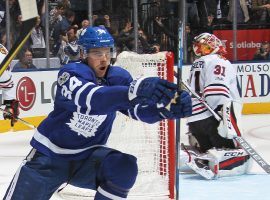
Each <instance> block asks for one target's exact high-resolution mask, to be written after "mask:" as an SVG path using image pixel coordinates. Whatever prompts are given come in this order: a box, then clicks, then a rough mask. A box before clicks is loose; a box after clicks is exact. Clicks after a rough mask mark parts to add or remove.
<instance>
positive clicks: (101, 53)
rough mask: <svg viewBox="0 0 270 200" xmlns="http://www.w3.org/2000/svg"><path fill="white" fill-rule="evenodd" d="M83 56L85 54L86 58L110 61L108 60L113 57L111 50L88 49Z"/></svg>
mask: <svg viewBox="0 0 270 200" xmlns="http://www.w3.org/2000/svg"><path fill="white" fill-rule="evenodd" d="M84 52H85V51H84ZM85 54H87V56H89V57H91V58H93V59H103V58H104V57H105V58H108V59H110V58H113V57H114V51H113V48H107V49H106V48H104V49H99V48H97V49H90V50H89V52H88V53H86V52H85Z"/></svg>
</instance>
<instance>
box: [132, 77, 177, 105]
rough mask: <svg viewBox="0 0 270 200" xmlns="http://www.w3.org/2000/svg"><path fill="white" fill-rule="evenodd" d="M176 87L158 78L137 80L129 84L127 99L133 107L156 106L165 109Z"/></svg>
mask: <svg viewBox="0 0 270 200" xmlns="http://www.w3.org/2000/svg"><path fill="white" fill-rule="evenodd" d="M176 89H177V85H176V84H174V83H170V82H168V81H166V80H163V79H160V78H158V77H149V78H139V79H136V80H134V81H133V82H131V84H130V87H129V91H128V98H129V100H130V101H131V103H132V104H133V105H136V104H148V105H149V104H157V105H159V107H165V106H166V105H168V104H169V103H170V101H171V99H172V98H173V97H174V94H175V93H176Z"/></svg>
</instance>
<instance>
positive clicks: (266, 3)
mask: <svg viewBox="0 0 270 200" xmlns="http://www.w3.org/2000/svg"><path fill="white" fill-rule="evenodd" d="M251 10H252V11H253V20H254V21H255V22H260V23H267V22H270V0H252V7H251Z"/></svg>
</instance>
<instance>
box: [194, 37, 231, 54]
mask: <svg viewBox="0 0 270 200" xmlns="http://www.w3.org/2000/svg"><path fill="white" fill-rule="evenodd" d="M193 51H194V53H195V55H196V56H205V55H209V54H215V53H216V54H220V55H224V54H226V53H227V52H226V49H225V47H224V46H223V44H222V42H221V40H220V39H218V38H217V37H216V36H215V35H213V34H210V33H201V34H200V35H198V36H196V37H195V38H194V40H193Z"/></svg>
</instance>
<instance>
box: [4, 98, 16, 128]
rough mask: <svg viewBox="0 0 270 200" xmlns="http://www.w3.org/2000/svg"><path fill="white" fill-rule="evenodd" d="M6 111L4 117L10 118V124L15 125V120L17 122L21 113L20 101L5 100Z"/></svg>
mask: <svg viewBox="0 0 270 200" xmlns="http://www.w3.org/2000/svg"><path fill="white" fill-rule="evenodd" d="M4 105H6V107H5V111H4V113H3V117H4V119H5V120H6V119H10V124H11V126H12V127H13V126H14V124H15V122H17V118H18V116H19V114H20V111H19V101H17V100H15V99H13V100H5V101H4Z"/></svg>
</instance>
